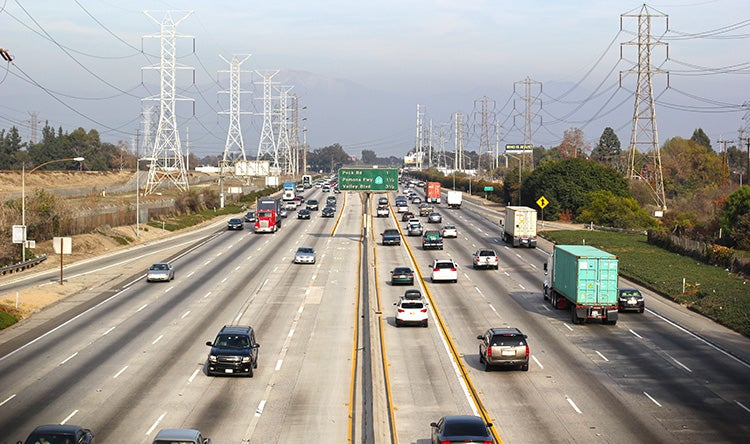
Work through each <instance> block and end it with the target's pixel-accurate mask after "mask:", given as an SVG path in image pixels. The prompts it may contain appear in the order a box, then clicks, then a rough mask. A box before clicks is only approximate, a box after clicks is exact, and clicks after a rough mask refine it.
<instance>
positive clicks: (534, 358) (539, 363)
mask: <svg viewBox="0 0 750 444" xmlns="http://www.w3.org/2000/svg"><path fill="white" fill-rule="evenodd" d="M531 359H533V360H534V362H536V365H538V366H539V368H541V369H542V370H544V366H543V365H542V363H541V362H539V360H538V359H537V358H536V356H534V355H531Z"/></svg>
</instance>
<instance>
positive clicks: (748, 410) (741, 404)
mask: <svg viewBox="0 0 750 444" xmlns="http://www.w3.org/2000/svg"><path fill="white" fill-rule="evenodd" d="M13 396H16V395H13ZM734 402H736V403H737V405H738V406H740V407H742V408H743V409H745V410H747V412H748V413H750V408H747V407H746V406H745V404H743V403H741V402H739V401H734ZM0 405H2V404H0Z"/></svg>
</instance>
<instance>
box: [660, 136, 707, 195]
mask: <svg viewBox="0 0 750 444" xmlns="http://www.w3.org/2000/svg"><path fill="white" fill-rule="evenodd" d="M661 164H662V172H663V174H664V189H665V191H666V193H667V195H670V196H675V195H678V194H689V193H694V192H696V191H697V190H700V189H702V188H705V187H712V186H718V185H719V183H720V182H721V177H722V160H721V159H720V158H719V155H718V154H717V153H716V152H715V151H714V150H712V149H711V148H708V147H706V146H705V145H701V144H699V143H698V142H695V141H694V140H686V139H683V138H681V137H673V138H671V139H669V140H667V141H666V142H664V146H663V147H662V149H661Z"/></svg>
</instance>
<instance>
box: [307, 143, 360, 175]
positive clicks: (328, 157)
mask: <svg viewBox="0 0 750 444" xmlns="http://www.w3.org/2000/svg"><path fill="white" fill-rule="evenodd" d="M351 163H353V161H352V157H351V156H350V155H349V154H347V153H346V151H344V148H342V147H341V145H339V144H338V143H334V144H333V145H329V146H326V147H323V148H318V149H316V150H314V151H313V152H311V153H309V154H308V155H307V164H308V165H309V166H310V169H311V170H313V171H329V172H333V171H335V170H336V169H337V168H339V167H340V166H342V165H349V164H351Z"/></svg>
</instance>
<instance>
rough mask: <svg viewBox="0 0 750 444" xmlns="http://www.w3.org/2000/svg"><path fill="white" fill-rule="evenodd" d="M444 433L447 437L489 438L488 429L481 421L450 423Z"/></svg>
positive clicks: (447, 423) (446, 425)
mask: <svg viewBox="0 0 750 444" xmlns="http://www.w3.org/2000/svg"><path fill="white" fill-rule="evenodd" d="M443 433H444V434H445V435H447V436H487V427H486V426H485V425H484V423H482V422H480V421H449V422H446V423H445V428H444V429H443Z"/></svg>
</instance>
